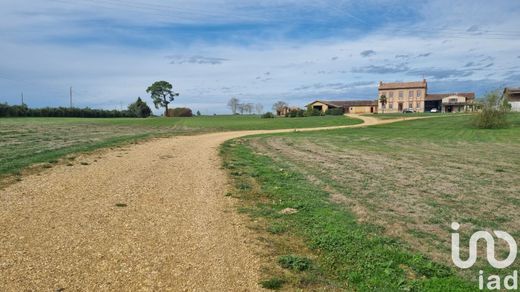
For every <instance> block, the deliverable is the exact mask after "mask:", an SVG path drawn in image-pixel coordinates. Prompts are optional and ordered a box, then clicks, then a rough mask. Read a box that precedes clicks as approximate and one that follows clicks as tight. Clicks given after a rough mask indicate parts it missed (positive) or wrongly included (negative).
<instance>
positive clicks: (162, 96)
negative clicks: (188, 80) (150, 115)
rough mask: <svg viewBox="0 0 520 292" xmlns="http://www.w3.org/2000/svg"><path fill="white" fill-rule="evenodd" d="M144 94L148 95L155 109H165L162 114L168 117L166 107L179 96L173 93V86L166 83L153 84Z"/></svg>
mask: <svg viewBox="0 0 520 292" xmlns="http://www.w3.org/2000/svg"><path fill="white" fill-rule="evenodd" d="M146 92H147V93H149V94H150V97H151V98H152V100H153V104H154V105H155V108H156V109H159V108H160V107H164V108H165V110H164V114H165V115H166V116H167V115H168V105H169V104H170V103H171V102H172V101H173V100H174V99H175V97H176V96H179V94H178V93H176V92H173V86H172V85H171V84H170V83H169V82H167V81H157V82H155V83H154V84H152V85H150V87H148V88H147V89H146Z"/></svg>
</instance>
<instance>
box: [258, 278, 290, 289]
mask: <svg viewBox="0 0 520 292" xmlns="http://www.w3.org/2000/svg"><path fill="white" fill-rule="evenodd" d="M283 284H285V280H284V279H280V278H271V279H269V280H264V281H261V282H260V285H261V286H262V287H263V288H265V289H270V290H278V289H280V288H282V286H283Z"/></svg>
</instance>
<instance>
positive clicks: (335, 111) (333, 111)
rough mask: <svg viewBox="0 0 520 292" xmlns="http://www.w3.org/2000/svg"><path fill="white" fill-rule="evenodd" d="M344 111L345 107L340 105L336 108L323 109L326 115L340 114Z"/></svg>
mask: <svg viewBox="0 0 520 292" xmlns="http://www.w3.org/2000/svg"><path fill="white" fill-rule="evenodd" d="M344 113H345V109H344V108H342V107H337V108H329V109H327V111H325V115H328V116H341V115H343V114H344Z"/></svg>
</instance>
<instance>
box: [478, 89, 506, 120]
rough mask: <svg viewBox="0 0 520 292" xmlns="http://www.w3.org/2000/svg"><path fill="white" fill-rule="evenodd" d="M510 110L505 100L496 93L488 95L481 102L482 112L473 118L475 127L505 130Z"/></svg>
mask: <svg viewBox="0 0 520 292" xmlns="http://www.w3.org/2000/svg"><path fill="white" fill-rule="evenodd" d="M510 110H511V105H510V104H509V102H508V100H507V98H506V97H505V96H502V95H500V94H499V93H498V91H495V92H491V93H488V94H487V95H486V97H485V100H484V102H483V107H482V111H481V112H480V113H478V114H477V115H476V116H475V120H474V121H473V122H474V124H475V126H477V127H478V128H481V129H500V128H507V127H508V126H509V121H508V120H507V113H508V112H509V111H510Z"/></svg>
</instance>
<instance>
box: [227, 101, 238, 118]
mask: <svg viewBox="0 0 520 292" xmlns="http://www.w3.org/2000/svg"><path fill="white" fill-rule="evenodd" d="M239 104H240V100H238V98H236V97H232V98H231V99H230V100H229V101H228V103H227V105H228V107H229V108H230V109H231V112H232V113H233V114H234V115H235V114H236V113H237V109H238V105H239Z"/></svg>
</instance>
